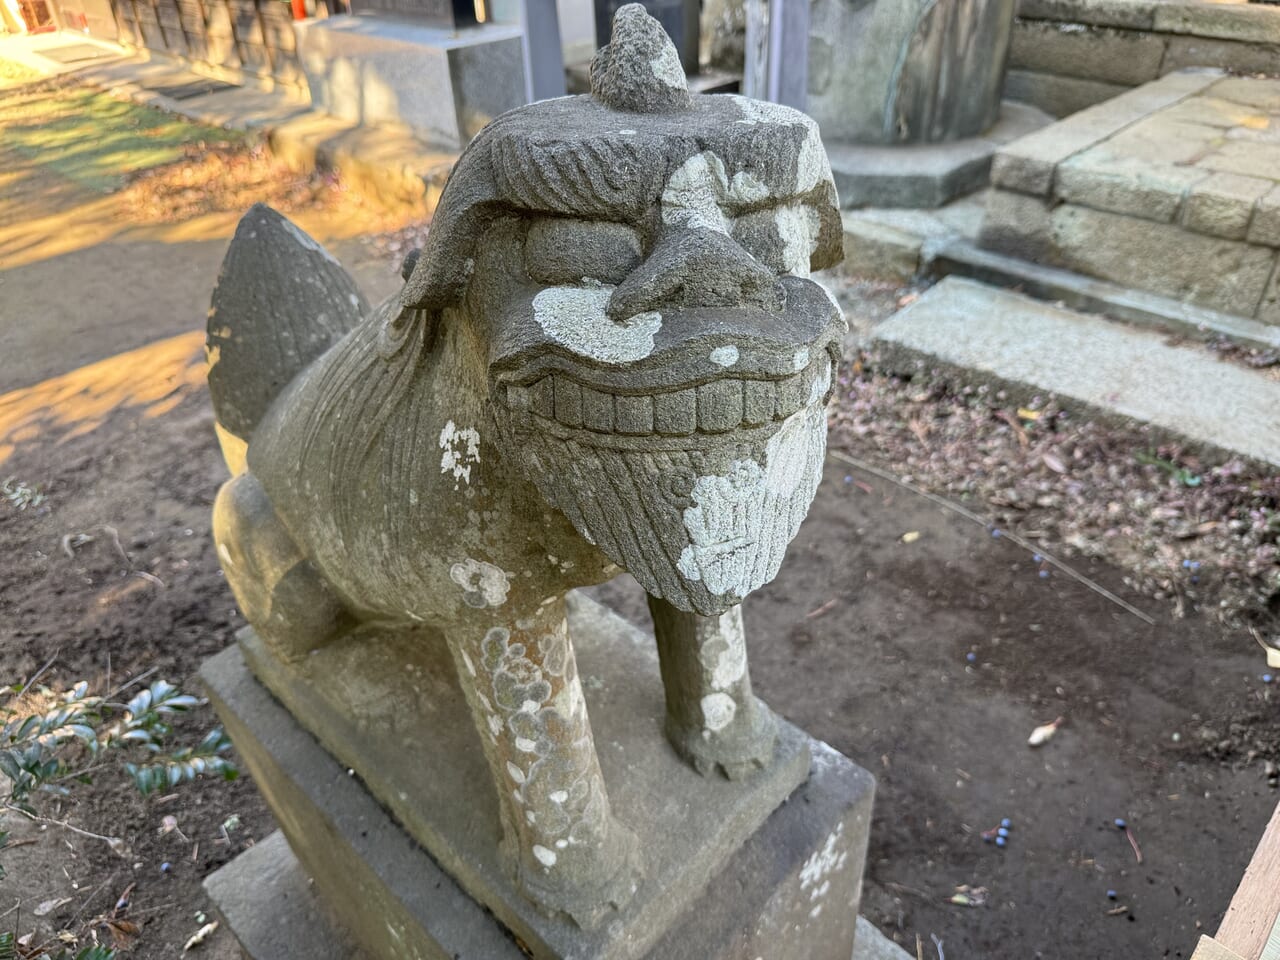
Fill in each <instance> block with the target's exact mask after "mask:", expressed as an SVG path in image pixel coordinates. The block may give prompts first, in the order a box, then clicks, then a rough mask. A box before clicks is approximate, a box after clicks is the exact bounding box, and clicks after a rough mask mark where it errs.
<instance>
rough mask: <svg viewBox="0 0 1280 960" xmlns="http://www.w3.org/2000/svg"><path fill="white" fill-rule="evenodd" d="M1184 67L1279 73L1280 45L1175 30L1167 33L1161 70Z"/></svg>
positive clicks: (1169, 70)
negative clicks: (1199, 35)
mask: <svg viewBox="0 0 1280 960" xmlns="http://www.w3.org/2000/svg"><path fill="white" fill-rule="evenodd" d="M1186 67H1217V68H1218V69H1220V70H1236V71H1239V72H1241V73H1267V74H1277V73H1280V45H1277V44H1269V43H1245V42H1242V41H1238V40H1218V39H1215V38H1213V37H1192V36H1185V35H1176V34H1175V35H1170V36H1168V37H1167V38H1166V45H1165V53H1164V62H1163V63H1161V65H1160V72H1161V73H1169V72H1171V71H1173V70H1182V69H1184V68H1186Z"/></svg>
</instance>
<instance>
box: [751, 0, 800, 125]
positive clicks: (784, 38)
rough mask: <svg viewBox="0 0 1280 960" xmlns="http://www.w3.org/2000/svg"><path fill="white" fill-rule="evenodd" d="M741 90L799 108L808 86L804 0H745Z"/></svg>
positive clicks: (757, 97)
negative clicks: (743, 62) (743, 59)
mask: <svg viewBox="0 0 1280 960" xmlns="http://www.w3.org/2000/svg"><path fill="white" fill-rule="evenodd" d="M746 11H747V43H746V63H745V65H744V70H743V77H742V92H743V93H744V94H746V95H747V96H748V97H755V98H756V99H758V100H772V101H773V102H774V103H783V104H786V105H787V106H789V107H795V108H796V109H797V110H803V109H804V108H805V103H806V101H807V99H808V88H809V3H808V0H746Z"/></svg>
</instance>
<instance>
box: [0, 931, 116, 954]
mask: <svg viewBox="0 0 1280 960" xmlns="http://www.w3.org/2000/svg"><path fill="white" fill-rule="evenodd" d="M22 956H23V957H24V958H25V957H26V956H27V954H25V953H24V954H23V955H22ZM119 956H120V955H119V954H118V953H117V952H116V951H114V950H112V949H110V948H109V947H103V946H99V945H97V944H94V945H93V946H91V947H85V948H84V949H82V950H80V951H78V952H77V953H72V952H71V951H69V950H59V951H58V952H57V953H56V954H51V953H39V954H36V955H35V956H33V957H31V958H30V960H116V958H117V957H119ZM0 960H22V958H20V957H19V956H18V941H17V940H16V939H15V937H14V935H13V934H12V933H0Z"/></svg>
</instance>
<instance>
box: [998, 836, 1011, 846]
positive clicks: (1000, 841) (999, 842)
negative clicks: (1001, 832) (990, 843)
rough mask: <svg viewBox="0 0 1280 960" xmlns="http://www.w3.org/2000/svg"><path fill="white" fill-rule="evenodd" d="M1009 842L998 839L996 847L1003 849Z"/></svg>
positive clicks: (1002, 838)
mask: <svg viewBox="0 0 1280 960" xmlns="http://www.w3.org/2000/svg"><path fill="white" fill-rule="evenodd" d="M1008 842H1009V841H1008V840H1006V839H1005V838H1004V837H996V846H997V847H1003V846H1004V845H1005V844H1006V843H1008Z"/></svg>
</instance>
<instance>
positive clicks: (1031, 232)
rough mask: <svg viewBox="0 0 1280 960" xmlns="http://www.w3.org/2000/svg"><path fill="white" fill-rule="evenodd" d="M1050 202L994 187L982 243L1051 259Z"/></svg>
mask: <svg viewBox="0 0 1280 960" xmlns="http://www.w3.org/2000/svg"><path fill="white" fill-rule="evenodd" d="M1049 207H1050V205H1049V201H1048V200H1046V199H1044V198H1042V197H1032V196H1027V195H1026V194H1023V193H1015V192H1013V191H1011V190H992V191H991V192H990V193H989V194H988V195H987V209H986V212H985V214H984V215H983V218H982V229H981V230H980V231H979V234H978V243H979V244H981V245H982V246H983V247H985V248H986V249H988V250H998V251H999V252H1000V253H1007V254H1010V255H1011V256H1015V257H1021V258H1022V259H1024V260H1036V261H1042V260H1047V259H1051V253H1052V238H1051V233H1050V221H1049Z"/></svg>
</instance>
